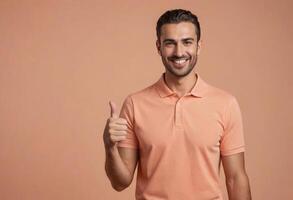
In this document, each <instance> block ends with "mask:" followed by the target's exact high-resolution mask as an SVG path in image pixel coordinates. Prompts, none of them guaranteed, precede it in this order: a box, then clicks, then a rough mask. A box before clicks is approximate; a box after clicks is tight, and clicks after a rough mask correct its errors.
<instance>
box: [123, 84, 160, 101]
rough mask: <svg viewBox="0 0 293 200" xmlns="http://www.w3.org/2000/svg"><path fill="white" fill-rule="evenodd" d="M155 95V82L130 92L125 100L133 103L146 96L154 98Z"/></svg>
mask: <svg viewBox="0 0 293 200" xmlns="http://www.w3.org/2000/svg"><path fill="white" fill-rule="evenodd" d="M154 95H156V89H155V83H154V84H151V85H148V86H146V87H144V88H143V89H140V90H138V91H134V92H132V93H130V94H128V95H127V96H126V99H125V100H126V101H128V102H132V103H133V102H136V101H140V100H143V99H146V98H152V97H153V96H154Z"/></svg>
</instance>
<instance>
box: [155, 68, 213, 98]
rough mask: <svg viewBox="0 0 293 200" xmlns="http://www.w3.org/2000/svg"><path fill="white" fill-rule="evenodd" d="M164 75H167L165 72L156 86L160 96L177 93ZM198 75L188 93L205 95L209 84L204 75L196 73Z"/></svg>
mask: <svg viewBox="0 0 293 200" xmlns="http://www.w3.org/2000/svg"><path fill="white" fill-rule="evenodd" d="M164 76H165V73H163V74H162V75H161V77H160V79H159V80H158V81H157V82H156V83H155V87H156V89H157V91H158V93H159V95H160V97H162V98H163V97H167V96H171V95H174V94H175V92H174V91H173V90H171V89H170V88H169V87H168V86H167V85H166V83H165V80H164ZM196 76H197V81H196V83H195V85H194V87H193V88H192V89H191V91H190V92H188V93H187V94H186V95H192V96H195V97H204V96H205V94H206V92H207V89H208V84H207V83H206V82H205V81H204V80H203V79H202V77H201V76H200V75H199V74H198V73H196Z"/></svg>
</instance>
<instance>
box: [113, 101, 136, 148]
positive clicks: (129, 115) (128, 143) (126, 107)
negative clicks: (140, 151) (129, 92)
mask: <svg viewBox="0 0 293 200" xmlns="http://www.w3.org/2000/svg"><path fill="white" fill-rule="evenodd" d="M119 117H121V118H124V119H126V121H127V135H126V139H125V140H121V141H119V142H118V143H117V146H118V147H128V148H135V149H137V148H138V141H137V137H136V134H135V131H134V109H133V102H132V99H131V97H130V96H127V97H126V99H125V100H124V102H123V105H122V107H121V111H120V115H119Z"/></svg>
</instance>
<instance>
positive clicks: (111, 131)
mask: <svg viewBox="0 0 293 200" xmlns="http://www.w3.org/2000/svg"><path fill="white" fill-rule="evenodd" d="M109 104H110V109H111V112H110V117H109V118H108V120H107V123H106V126H105V129H104V135H103V139H104V144H105V147H106V148H112V147H114V146H116V144H117V142H119V141H121V140H125V139H126V135H127V132H126V130H127V121H126V119H123V118H119V117H118V110H117V107H116V104H115V103H113V102H112V101H110V102H109Z"/></svg>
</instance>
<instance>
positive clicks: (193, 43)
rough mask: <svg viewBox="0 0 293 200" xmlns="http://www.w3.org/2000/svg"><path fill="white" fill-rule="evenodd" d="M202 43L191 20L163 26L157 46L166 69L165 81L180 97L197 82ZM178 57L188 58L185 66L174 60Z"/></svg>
mask: <svg viewBox="0 0 293 200" xmlns="http://www.w3.org/2000/svg"><path fill="white" fill-rule="evenodd" d="M201 43H202V41H201V40H199V41H198V42H197V35H196V31H195V26H194V25H193V24H192V23H190V22H181V23H178V24H164V25H163V26H162V27H161V36H160V39H158V40H157V41H156V47H157V50H158V53H159V55H160V56H161V59H162V62H163V64H164V66H165V69H166V71H165V74H166V75H165V81H166V84H167V86H168V87H169V88H170V89H172V90H173V91H175V92H176V93H177V94H178V96H180V97H181V96H183V95H184V94H185V93H187V92H189V91H190V90H191V89H192V88H193V86H194V84H195V83H196V80H197V77H196V76H195V65H196V62H197V57H198V55H199V53H200V49H201ZM176 58H187V59H188V61H187V63H186V64H185V66H184V67H183V68H178V67H176V64H175V63H174V62H173V60H174V59H176Z"/></svg>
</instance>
